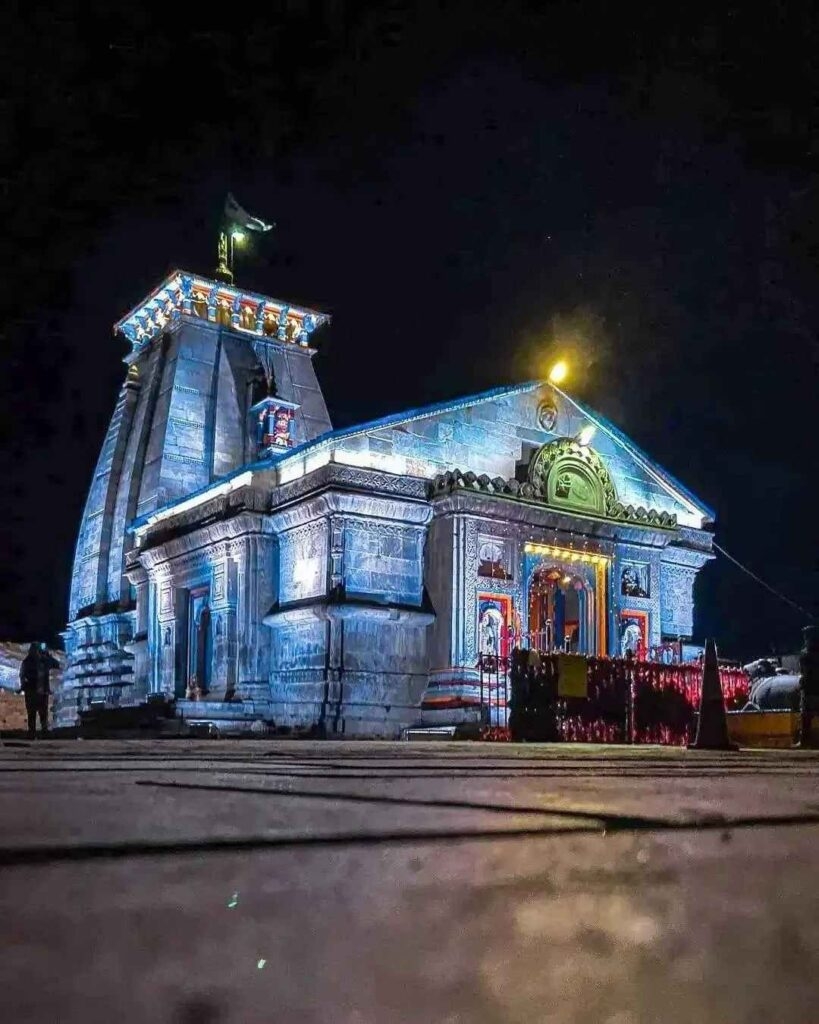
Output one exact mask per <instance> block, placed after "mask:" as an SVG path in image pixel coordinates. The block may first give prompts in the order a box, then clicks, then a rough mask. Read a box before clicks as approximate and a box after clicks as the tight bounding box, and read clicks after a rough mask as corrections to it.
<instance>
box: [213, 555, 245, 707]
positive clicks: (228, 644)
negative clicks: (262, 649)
mask: <svg viewBox="0 0 819 1024" xmlns="http://www.w3.org/2000/svg"><path fill="white" fill-rule="evenodd" d="M233 555H234V552H233V545H230V544H225V545H220V546H219V548H217V554H216V557H215V559H214V561H213V563H212V565H213V575H212V577H211V580H212V582H211V590H210V607H211V614H212V616H213V618H212V620H211V628H212V630H213V668H212V672H211V680H210V691H209V697H210V698H211V699H212V700H218V699H219V698H220V697H221V698H224V699H226V700H230V698H231V697H233V695H234V694H235V692H236V662H237V653H238V638H237V628H236V603H237V595H238V566H237V562H236V559H235V557H233Z"/></svg>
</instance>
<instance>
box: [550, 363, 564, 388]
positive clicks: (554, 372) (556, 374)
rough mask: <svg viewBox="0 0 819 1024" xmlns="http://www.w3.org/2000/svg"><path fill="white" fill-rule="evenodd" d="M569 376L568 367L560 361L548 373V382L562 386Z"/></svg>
mask: <svg viewBox="0 0 819 1024" xmlns="http://www.w3.org/2000/svg"><path fill="white" fill-rule="evenodd" d="M568 375H569V367H568V365H567V363H566V362H565V360H563V359H560V360H559V361H558V362H556V363H555V365H554V366H553V367H552V368H551V370H550V371H549V380H550V381H551V382H552V384H562V383H563V381H564V380H565V379H566V377H567V376H568Z"/></svg>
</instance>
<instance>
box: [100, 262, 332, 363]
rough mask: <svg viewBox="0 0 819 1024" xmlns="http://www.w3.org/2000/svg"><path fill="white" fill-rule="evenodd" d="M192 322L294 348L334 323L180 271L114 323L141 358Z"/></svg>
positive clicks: (312, 311) (312, 312)
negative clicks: (182, 324)
mask: <svg viewBox="0 0 819 1024" xmlns="http://www.w3.org/2000/svg"><path fill="white" fill-rule="evenodd" d="M186 318H190V319H192V320H197V321H200V322H201V323H202V325H203V326H204V325H207V324H209V323H210V324H212V325H213V326H214V327H221V328H228V329H230V330H232V331H235V332H236V333H238V334H244V335H250V336H251V337H254V338H260V339H263V340H264V341H265V342H267V343H268V344H270V345H277V344H280V345H282V346H283V347H288V348H289V347H292V346H293V345H297V346H301V347H302V348H306V347H308V345H309V341H310V336H311V335H312V333H313V331H315V330H316V329H317V328H319V327H321V326H322V325H323V324H326V323H328V322H329V320H330V317H329V316H328V315H327V314H326V313H320V312H318V311H317V310H315V309H304V308H301V307H299V306H292V305H290V304H289V303H286V302H282V301H281V300H280V299H272V298H269V297H268V296H266V295H259V294H258V293H256V292H247V291H243V290H242V289H239V288H235V287H233V285H230V284H226V283H225V282H223V281H213V280H211V279H209V278H206V277H202V276H200V275H199V274H191V273H188V272H187V271H184V270H175V271H174V272H173V273H172V274H170V276H169V277H167V278H166V279H165V280H164V281H163V282H162V283H161V284H160V285H159V286H158V287H157V288H155V289H154V290H153V291H152V292H151V294H150V295H149V296H148V297H147V298H145V299H143V300H142V302H140V303H139V304H138V305H136V306H134V308H133V309H132V310H130V312H128V313H126V314H125V316H124V317H123V318H122V319H121V320H118V321H117V323H115V324H114V333H115V334H116V333H117V332H121V333H122V334H123V335H124V336H125V337H126V338H127V339H128V341H130V342H131V348H132V354H135V353H138V352H140V351H142V350H143V349H144V348H145V347H146V346H147V345H149V344H150V342H151V341H152V340H153V339H154V338H156V337H157V336H158V335H159V334H161V333H162V331H164V330H167V329H169V328H173V327H175V326H178V324H179V322H180V321H182V320H183V319H186Z"/></svg>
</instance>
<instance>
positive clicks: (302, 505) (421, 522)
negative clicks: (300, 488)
mask: <svg viewBox="0 0 819 1024" xmlns="http://www.w3.org/2000/svg"><path fill="white" fill-rule="evenodd" d="M331 515H343V516H361V517H364V518H366V519H369V520H373V519H375V520H387V521H389V522H395V523H403V524H406V525H410V526H419V527H422V526H425V525H426V524H427V523H428V522H429V520H430V519H431V518H432V509H431V508H430V506H429V503H428V502H426V501H423V502H421V501H406V500H402V499H400V498H391V497H387V496H383V495H379V494H371V493H360V494H359V493H356V492H351V491H337V490H323V491H322V492H321V493H319V494H316V495H314V496H312V497H306V498H304V499H302V500H300V501H298V502H293V503H291V504H289V505H287V506H286V507H284V508H280V509H278V510H277V511H274V512H272V513H271V515H270V518H269V522H270V523H271V525H272V527H273V529H274V530H275V531H276V532H277V533H283V532H284V531H286V530H292V529H293V528H294V527H296V526H303V525H305V524H306V523H310V522H313V521H315V520H317V519H324V518H327V517H328V516H331Z"/></svg>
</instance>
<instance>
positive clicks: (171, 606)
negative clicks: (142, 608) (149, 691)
mask: <svg viewBox="0 0 819 1024" xmlns="http://www.w3.org/2000/svg"><path fill="white" fill-rule="evenodd" d="M154 586H155V588H156V602H155V604H156V627H155V644H154V648H153V650H152V651H151V652H150V654H151V662H152V676H153V686H152V688H153V690H154V691H155V692H156V693H164V694H165V695H166V696H168V697H170V698H171V699H173V697H174V696H175V694H176V676H177V663H178V662H179V661H180V657H178V656H177V649H178V648H179V645H180V640H181V639H182V638H181V637H180V614H179V608H178V605H179V602H180V598H179V595H178V594H177V592H176V591H175V589H174V586H173V582H172V580H171V578H170V574H167V575H165V574H162V576H160V577H158V579H157V581H156V583H155V584H154ZM179 671H181V665H180V668H179Z"/></svg>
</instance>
